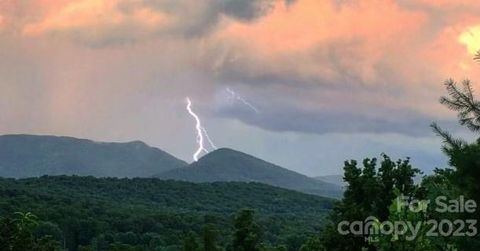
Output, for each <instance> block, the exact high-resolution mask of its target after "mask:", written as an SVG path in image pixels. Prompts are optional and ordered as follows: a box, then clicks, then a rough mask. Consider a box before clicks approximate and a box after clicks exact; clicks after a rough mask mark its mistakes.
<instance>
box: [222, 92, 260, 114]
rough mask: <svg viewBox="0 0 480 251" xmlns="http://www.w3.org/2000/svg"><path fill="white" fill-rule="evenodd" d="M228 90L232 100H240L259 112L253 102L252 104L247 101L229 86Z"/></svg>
mask: <svg viewBox="0 0 480 251" xmlns="http://www.w3.org/2000/svg"><path fill="white" fill-rule="evenodd" d="M226 90H227V92H228V93H229V94H230V96H231V98H232V100H235V99H236V100H238V101H240V102H242V103H243V104H244V105H246V106H248V107H249V108H250V109H252V110H253V111H254V112H256V113H259V110H258V109H257V108H256V107H255V106H253V105H252V104H250V103H249V102H248V101H246V100H245V99H243V98H242V97H241V96H239V95H237V93H235V92H234V91H233V90H232V89H230V88H228V87H227V89H226Z"/></svg>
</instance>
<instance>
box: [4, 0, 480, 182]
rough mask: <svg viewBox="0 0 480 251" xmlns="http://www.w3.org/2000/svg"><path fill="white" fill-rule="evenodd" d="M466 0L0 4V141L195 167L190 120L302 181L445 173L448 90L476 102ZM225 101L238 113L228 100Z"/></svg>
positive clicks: (476, 31) (476, 43)
mask: <svg viewBox="0 0 480 251" xmlns="http://www.w3.org/2000/svg"><path fill="white" fill-rule="evenodd" d="M478 13H480V1H477V0H458V1H450V0H402V1H400V0H397V1H394V0H363V1H359V0H358V1H355V0H322V1H318V0H278V1H277V0H201V1H192V0H101V1H100V0H21V1H19V0H2V1H0V134H19V133H27V134H48V135H67V136H74V137H80V138H89V139H93V140H96V141H115V142H126V141H133V140H142V141H145V142H146V143H148V144H150V145H152V146H154V147H158V148H160V149H162V150H165V151H167V152H169V153H171V154H173V155H175V156H177V157H179V158H181V159H184V160H186V161H192V154H193V153H194V152H195V151H196V149H197V144H196V135H195V121H194V119H193V117H192V116H190V115H189V113H188V112H187V110H186V101H185V98H186V97H190V99H191V100H192V109H193V110H194V111H195V113H196V114H197V115H198V116H199V117H200V118H201V120H202V123H203V126H204V127H205V128H206V129H207V130H208V133H209V136H210V138H211V139H212V140H213V141H214V143H215V145H216V146H218V147H230V148H233V149H237V150H241V151H244V152H246V153H249V154H252V155H255V156H257V157H260V158H263V159H265V160H267V161H271V162H273V163H275V164H279V165H281V166H283V167H286V168H289V169H292V170H295V171H298V172H301V173H304V174H307V175H310V176H317V175H330V174H340V173H341V172H342V166H343V162H344V161H345V160H347V159H361V158H364V157H375V156H379V155H380V154H381V153H387V154H389V155H391V156H392V157H394V158H404V157H411V158H412V162H413V163H414V164H415V165H416V166H417V167H419V168H421V169H422V170H424V171H426V172H429V171H431V170H432V169H433V168H435V167H445V166H446V165H447V163H446V158H445V157H444V156H443V154H442V152H441V150H440V146H441V140H440V139H439V138H438V137H436V136H435V134H434V133H433V132H432V131H431V130H430V128H429V124H430V123H431V122H433V121H436V122H438V123H439V124H440V125H444V126H446V127H447V128H451V130H453V132H454V133H458V134H462V133H463V132H462V131H457V127H455V126H454V125H455V123H456V118H455V114H454V113H452V112H450V111H449V110H448V109H446V108H444V107H442V106H441V105H440V104H439V103H438V99H439V97H440V96H442V95H444V94H445V90H444V86H443V82H444V81H445V80H446V79H448V78H454V79H455V80H458V81H461V80H463V79H466V78H469V79H471V81H472V84H473V86H474V88H477V89H480V84H479V83H480V65H479V64H478V63H476V62H474V61H473V60H472V58H473V56H474V54H475V52H476V51H477V50H479V49H480V15H478ZM228 90H231V91H234V92H235V93H236V94H237V95H238V96H236V97H241V98H243V99H244V100H245V101H247V102H248V103H249V104H251V105H252V106H254V107H255V109H256V110H255V109H252V108H251V107H250V106H248V105H246V104H245V103H243V102H242V101H241V100H240V99H237V98H235V99H232V95H231V93H230V92H229V91H228Z"/></svg>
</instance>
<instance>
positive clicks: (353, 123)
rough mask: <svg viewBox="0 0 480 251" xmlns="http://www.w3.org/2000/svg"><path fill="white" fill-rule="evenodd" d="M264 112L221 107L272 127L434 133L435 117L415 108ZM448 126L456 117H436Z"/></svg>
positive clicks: (249, 121) (252, 122) (281, 108)
mask: <svg viewBox="0 0 480 251" xmlns="http://www.w3.org/2000/svg"><path fill="white" fill-rule="evenodd" d="M259 109H260V110H261V113H259V114H256V113H252V111H251V110H249V109H248V108H246V107H241V106H235V107H232V106H230V107H226V108H224V109H221V110H220V111H219V112H218V113H217V115H218V116H220V117H227V118H237V119H239V120H241V121H242V122H244V123H247V124H250V125H254V126H258V127H260V128H263V129H265V130H269V131H278V132H286V131H290V132H304V133H315V134H327V133H347V134H350V133H379V134H384V133H397V134H403V135H408V136H426V135H431V136H433V133H432V130H431V128H430V124H431V123H432V122H434V121H436V118H434V117H431V116H428V115H426V114H420V113H417V112H415V111H406V110H388V109H375V108H372V109H371V110H370V111H368V110H365V109H358V108H356V107H354V106H352V107H351V109H350V110H335V111H333V110H316V111H307V110H305V109H302V108H293V107H286V106H278V107H268V108H266V107H260V108H259ZM436 122H439V123H440V124H442V126H443V127H445V128H448V129H450V130H451V129H453V128H455V125H456V121H455V120H442V121H436Z"/></svg>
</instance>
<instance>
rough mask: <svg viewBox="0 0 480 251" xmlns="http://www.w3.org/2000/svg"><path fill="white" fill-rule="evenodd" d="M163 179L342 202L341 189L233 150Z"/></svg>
mask: <svg viewBox="0 0 480 251" xmlns="http://www.w3.org/2000/svg"><path fill="white" fill-rule="evenodd" d="M154 177H157V178H160V179H172V180H183V181H190V182H196V183H203V182H216V181H222V182H228V181H240V182H259V183H264V184H268V185H272V186H276V187H282V188H287V189H291V190H295V191H300V192H304V193H309V194H315V195H321V196H326V197H335V198H338V197H340V196H341V194H342V190H341V187H339V186H336V185H335V184H330V183H327V182H323V181H320V180H315V179H314V178H310V177H308V176H306V175H303V174H300V173H297V172H294V171H292V170H289V169H286V168H283V167H280V166H278V165H275V164H272V163H269V162H267V161H264V160H262V159H259V158H257V157H254V156H252V155H249V154H246V153H243V152H239V151H236V150H233V149H229V148H220V149H218V150H215V151H213V152H211V153H209V154H207V155H205V156H203V157H202V158H200V159H199V160H198V161H197V162H193V163H192V164H190V165H188V166H185V167H181V168H177V169H172V170H169V171H166V172H163V173H159V174H158V175H155V176H154Z"/></svg>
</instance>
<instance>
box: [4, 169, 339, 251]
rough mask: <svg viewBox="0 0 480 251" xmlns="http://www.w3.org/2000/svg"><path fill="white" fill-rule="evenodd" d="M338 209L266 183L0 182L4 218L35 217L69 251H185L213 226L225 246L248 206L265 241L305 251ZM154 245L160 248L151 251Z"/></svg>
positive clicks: (87, 179) (140, 180)
mask: <svg viewBox="0 0 480 251" xmlns="http://www.w3.org/2000/svg"><path fill="white" fill-rule="evenodd" d="M333 204H334V200H332V199H328V198H322V197H319V196H314V195H308V194H303V193H299V192H296V191H291V190H287V189H283V188H277V187H272V186H268V185H265V184H259V183H249V184H247V183H242V182H228V183H219V182H216V183H206V184H195V183H188V182H181V181H164V180H159V179H152V178H150V179H148V178H134V179H118V178H94V177H78V176H72V177H70V176H55V177H52V176H50V177H49V176H42V177H39V178H28V179H5V178H0V216H2V217H4V216H7V215H12V214H14V213H15V212H31V213H33V214H34V215H37V216H38V217H39V220H40V224H41V225H40V226H39V227H41V228H40V229H43V230H45V231H39V233H43V234H49V235H51V236H58V237H57V238H58V240H59V241H61V243H65V245H66V246H67V248H68V250H77V247H78V246H79V245H83V246H86V245H89V244H90V243H100V244H102V245H103V246H104V247H105V246H106V247H107V248H103V249H100V248H98V250H107V249H108V247H109V245H111V244H113V242H118V243H122V244H129V245H135V246H137V247H138V248H136V249H133V248H132V249H126V248H123V249H115V250H182V243H183V240H184V238H185V234H186V233H189V232H192V231H193V232H194V233H195V235H196V236H203V232H204V229H205V228H204V227H205V226H206V225H210V226H214V228H215V229H217V230H218V231H219V232H218V234H217V236H218V239H217V241H218V244H219V245H221V246H226V245H227V244H228V243H231V238H230V236H231V235H232V232H233V219H234V218H235V217H234V215H235V214H236V213H237V212H238V211H239V210H241V209H244V208H251V209H253V210H255V220H256V221H257V222H258V224H259V226H261V228H262V232H263V235H262V237H263V238H264V240H265V241H267V242H270V243H279V244H280V243H282V244H286V245H289V247H290V248H291V250H298V249H299V245H301V244H302V243H304V242H306V241H307V240H308V238H310V237H313V236H317V235H318V229H320V228H321V227H322V226H324V224H325V222H326V220H325V218H326V217H327V215H328V213H329V212H330V210H331V209H332V208H333ZM54 230H55V231H54ZM118 243H117V244H118ZM289 243H291V244H289ZM153 244H154V247H156V248H145V247H151V245H153ZM92 245H93V244H92ZM0 249H1V248H0ZM2 250H3V249H2ZM85 250H97V248H91V249H87V248H85ZM108 250H111V249H108Z"/></svg>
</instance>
